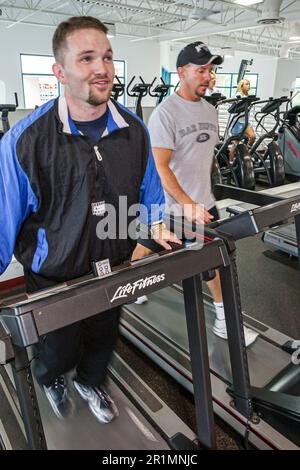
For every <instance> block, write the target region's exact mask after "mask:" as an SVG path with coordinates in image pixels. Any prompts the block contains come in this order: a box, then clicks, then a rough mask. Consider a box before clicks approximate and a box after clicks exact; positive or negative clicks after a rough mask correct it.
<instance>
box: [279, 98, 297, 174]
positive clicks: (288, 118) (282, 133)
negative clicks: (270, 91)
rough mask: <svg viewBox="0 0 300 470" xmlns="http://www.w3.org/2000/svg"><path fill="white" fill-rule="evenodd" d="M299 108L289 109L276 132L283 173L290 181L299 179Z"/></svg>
mask: <svg viewBox="0 0 300 470" xmlns="http://www.w3.org/2000/svg"><path fill="white" fill-rule="evenodd" d="M299 114H300V106H294V107H293V108H291V109H289V110H288V111H287V112H286V113H285V114H284V117H283V120H282V125H281V127H280V128H279V130H278V144H279V146H280V149H281V152H282V153H283V155H284V164H285V173H286V177H287V179H289V180H290V181H298V180H299V179H300V123H299V119H298V116H299Z"/></svg>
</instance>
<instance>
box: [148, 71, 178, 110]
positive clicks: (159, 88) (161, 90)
mask: <svg viewBox="0 0 300 470" xmlns="http://www.w3.org/2000/svg"><path fill="white" fill-rule="evenodd" d="M160 80H161V83H159V84H158V85H156V87H155V88H154V89H153V90H151V88H152V87H153V85H154V83H155V81H156V77H155V78H154V80H153V82H152V85H151V87H150V88H149V95H150V96H152V97H153V98H156V106H157V105H159V104H160V103H161V102H162V100H163V99H164V98H165V97H166V96H167V94H168V93H169V90H170V89H171V88H172V87H173V86H174V85H168V84H167V83H166V82H165V81H164V79H163V78H162V77H160Z"/></svg>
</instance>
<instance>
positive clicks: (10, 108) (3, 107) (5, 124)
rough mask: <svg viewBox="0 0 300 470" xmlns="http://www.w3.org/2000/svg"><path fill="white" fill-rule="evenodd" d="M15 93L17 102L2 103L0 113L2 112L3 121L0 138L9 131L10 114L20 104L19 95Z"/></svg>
mask: <svg viewBox="0 0 300 470" xmlns="http://www.w3.org/2000/svg"><path fill="white" fill-rule="evenodd" d="M14 95H15V104H0V113H1V123H2V130H0V139H2V137H3V136H4V134H5V132H7V131H9V129H10V124H9V120H8V114H9V113H12V112H14V111H15V110H16V109H17V107H18V106H19V102H18V95H17V93H15V94H14Z"/></svg>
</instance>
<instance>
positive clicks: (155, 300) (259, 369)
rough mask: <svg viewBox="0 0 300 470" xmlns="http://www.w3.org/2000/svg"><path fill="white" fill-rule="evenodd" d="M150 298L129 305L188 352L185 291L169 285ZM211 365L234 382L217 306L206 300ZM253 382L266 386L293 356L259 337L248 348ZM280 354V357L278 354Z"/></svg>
mask: <svg viewBox="0 0 300 470" xmlns="http://www.w3.org/2000/svg"><path fill="white" fill-rule="evenodd" d="M148 298H149V301H148V302H146V303H144V304H142V305H137V304H130V305H128V306H127V307H126V308H127V309H128V310H129V311H130V312H132V313H133V314H134V315H135V316H136V317H138V318H139V319H140V320H142V322H143V323H145V324H147V325H150V327H151V328H154V329H155V330H156V331H157V333H159V334H160V335H161V336H162V337H164V338H167V340H168V341H171V342H172V343H173V344H176V345H177V346H178V347H179V348H180V349H181V350H183V351H185V352H186V353H188V337H187V329H186V322H185V312H184V300H183V296H182V294H180V293H179V292H178V291H176V290H175V289H173V288H172V287H167V288H166V289H162V290H160V291H158V292H155V293H153V294H151V295H149V296H148ZM205 315H206V326H207V337H208V350H209V357H210V367H211V369H212V370H213V371H215V372H216V374H217V375H219V376H221V377H223V378H224V379H225V380H227V381H229V382H231V369H230V361H229V351H228V342H227V341H226V340H223V339H221V338H219V337H217V336H216V335H215V334H214V333H213V331H212V326H213V322H214V309H213V307H212V306H211V305H210V304H209V303H207V302H205ZM247 355H248V361H249V371H250V379H251V385H253V386H256V387H264V386H265V385H266V384H267V383H268V382H269V381H270V380H271V379H272V378H273V377H274V375H276V374H277V373H279V372H280V371H281V370H282V369H283V368H284V367H285V366H287V365H288V364H289V363H290V356H289V355H288V354H287V353H286V352H284V351H282V350H281V349H279V348H278V347H276V346H274V345H272V344H270V343H268V342H267V341H265V340H264V339H263V338H261V337H259V338H258V339H257V340H256V342H255V343H254V344H253V345H252V346H250V347H249V348H247ZM275 355H276V360H274V357H275Z"/></svg>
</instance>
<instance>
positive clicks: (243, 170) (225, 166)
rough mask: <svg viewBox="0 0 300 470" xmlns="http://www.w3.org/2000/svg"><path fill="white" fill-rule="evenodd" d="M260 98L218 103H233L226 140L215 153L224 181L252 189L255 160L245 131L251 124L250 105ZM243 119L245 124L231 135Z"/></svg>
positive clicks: (253, 185)
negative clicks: (232, 147) (231, 159)
mask: <svg viewBox="0 0 300 470" xmlns="http://www.w3.org/2000/svg"><path fill="white" fill-rule="evenodd" d="M258 100H259V98H257V97H256V96H254V95H249V96H247V97H244V98H230V99H228V100H223V101H221V102H219V103H218V105H220V104H224V103H232V105H231V106H230V107H229V109H228V113H229V114H230V117H229V119H228V122H227V126H226V130H225V135H224V140H223V143H222V145H221V146H220V147H219V149H217V150H216V155H215V156H216V160H217V162H218V164H219V167H220V171H221V178H222V182H225V183H226V184H233V185H234V186H237V187H240V188H244V189H250V190H253V189H254V188H255V176H254V167H253V161H252V158H251V155H250V151H249V149H248V146H247V143H246V139H247V138H246V137H245V136H244V132H245V130H246V129H247V127H248V124H249V110H250V107H251V105H252V104H253V103H254V102H255V101H258ZM241 119H243V120H244V125H243V126H242V127H241V129H240V131H239V132H238V133H237V134H235V135H231V129H232V128H233V127H234V126H235V125H236V124H237V122H239V121H240V120H241ZM236 142H238V143H236ZM231 144H234V145H235V148H234V159H233V162H230V161H229V157H228V153H229V145H231Z"/></svg>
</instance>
